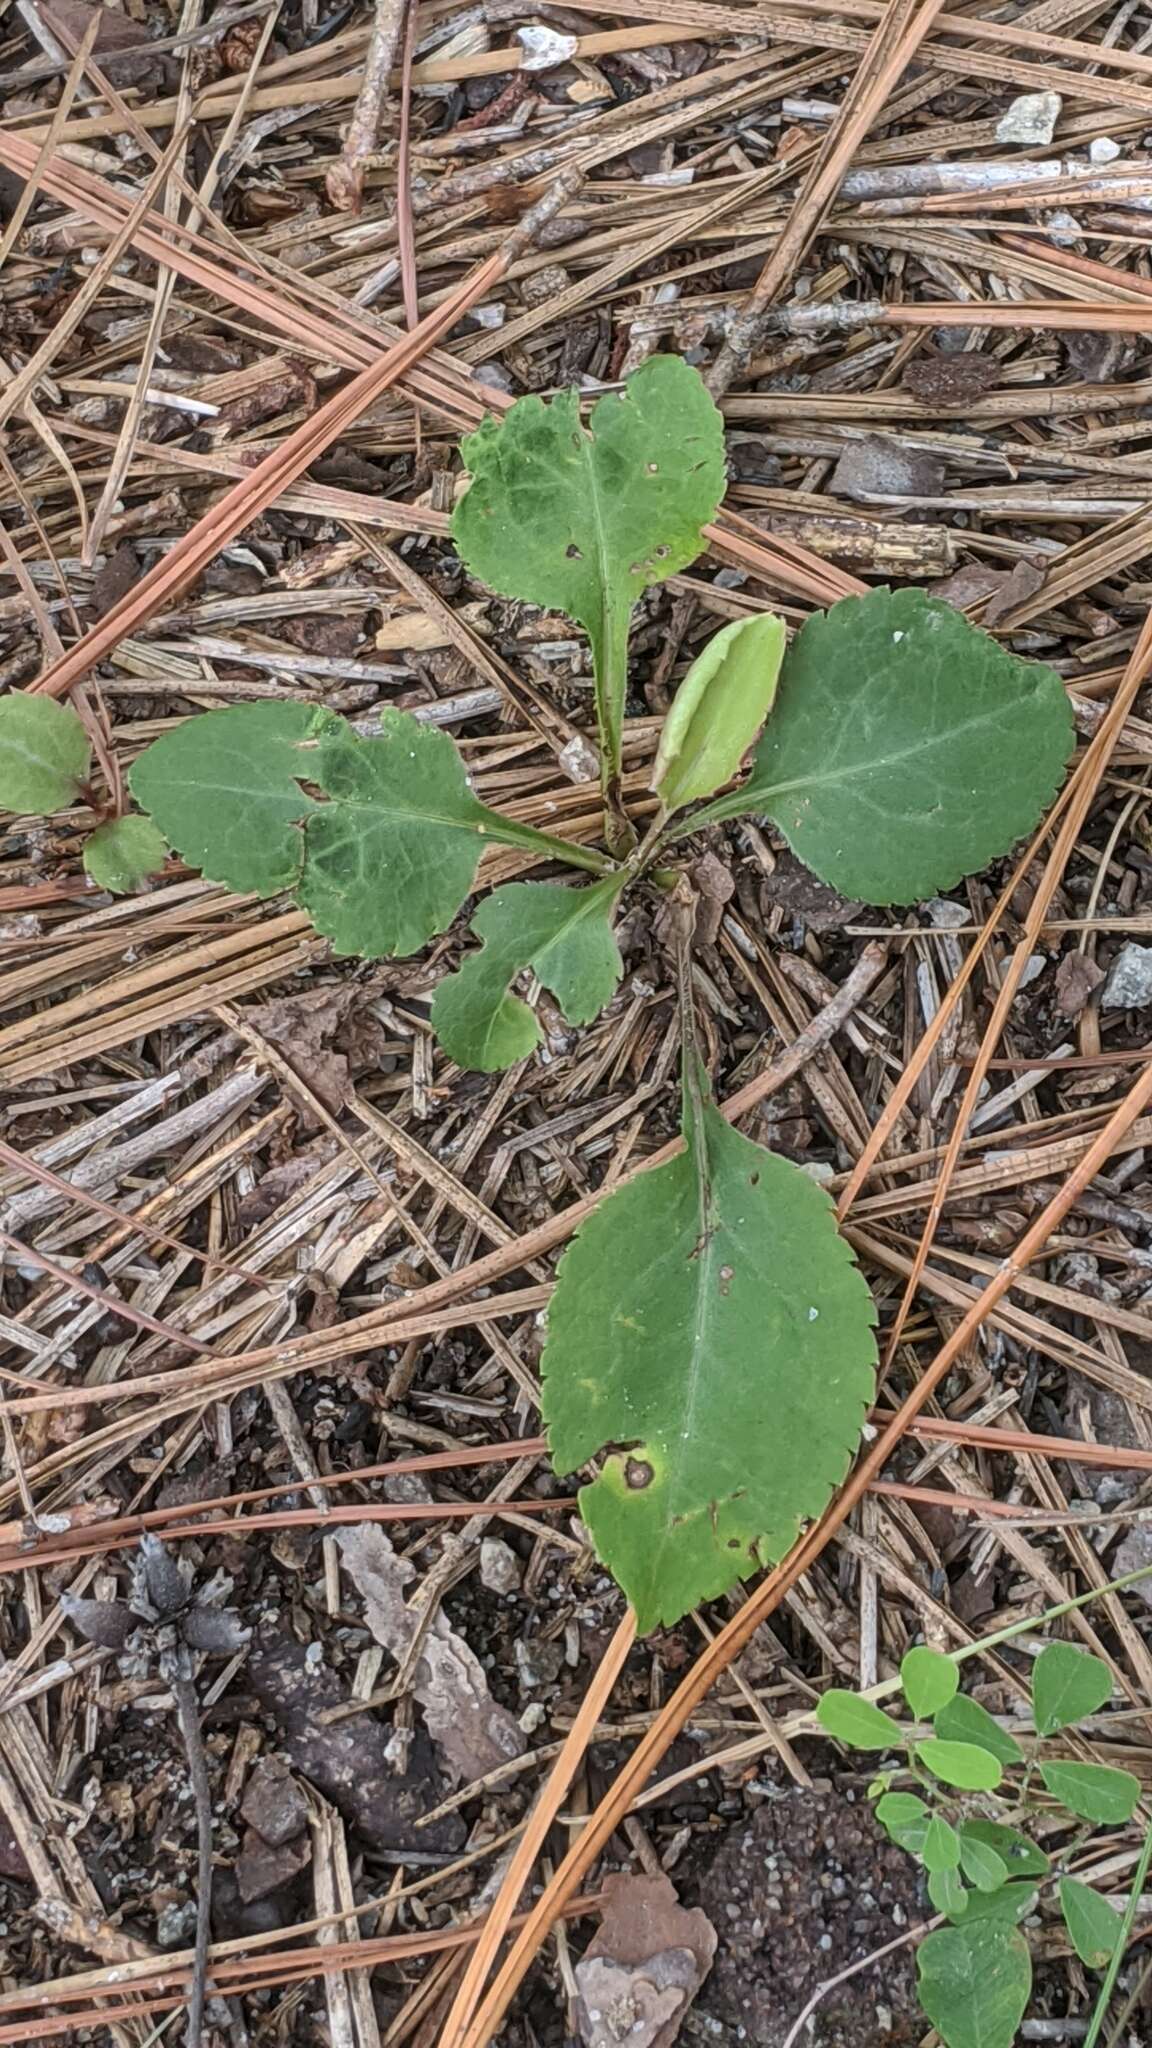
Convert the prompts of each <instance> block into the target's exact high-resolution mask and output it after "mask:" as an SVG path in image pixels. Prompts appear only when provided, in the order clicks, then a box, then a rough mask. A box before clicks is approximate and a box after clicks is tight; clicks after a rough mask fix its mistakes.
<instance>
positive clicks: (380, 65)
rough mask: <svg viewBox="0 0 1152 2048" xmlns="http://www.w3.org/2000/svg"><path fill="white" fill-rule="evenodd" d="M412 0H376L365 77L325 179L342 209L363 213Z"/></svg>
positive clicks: (335, 202) (331, 193) (330, 196)
mask: <svg viewBox="0 0 1152 2048" xmlns="http://www.w3.org/2000/svg"><path fill="white" fill-rule="evenodd" d="M408 4H409V0H376V19H375V21H374V22H373V24H372V40H371V42H370V43H369V45H368V55H367V57H366V59H365V62H364V78H363V82H362V84H361V86H360V92H359V95H358V97H357V100H356V105H355V106H354V108H353V109H352V119H351V121H350V122H349V123H348V133H347V135H346V136H345V137H344V146H343V148H342V149H341V151H340V155H339V156H338V158H337V159H336V162H335V163H334V164H333V166H332V168H331V170H330V171H329V173H328V176H327V178H326V179H325V180H324V185H325V190H326V191H327V194H328V197H329V199H330V201H331V203H332V205H333V206H334V207H336V208H337V210H338V211H339V212H340V213H359V211H360V205H361V201H362V199H363V196H364V172H365V169H366V168H367V163H368V159H369V157H370V156H371V155H372V153H373V151H374V150H375V148H376V137H377V134H378V133H379V129H380V116H381V114H382V112H383V109H384V98H385V94H386V93H387V91H388V83H389V80H390V78H391V75H392V66H393V63H394V62H395V58H396V50H397V46H398V44H399V41H400V35H401V31H402V29H403V27H404V16H405V14H406V12H407V7H408Z"/></svg>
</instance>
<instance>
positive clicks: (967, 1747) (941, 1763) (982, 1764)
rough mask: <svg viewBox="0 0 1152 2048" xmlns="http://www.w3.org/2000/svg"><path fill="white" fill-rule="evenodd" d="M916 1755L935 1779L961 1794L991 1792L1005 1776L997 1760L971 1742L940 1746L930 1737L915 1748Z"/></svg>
mask: <svg viewBox="0 0 1152 2048" xmlns="http://www.w3.org/2000/svg"><path fill="white" fill-rule="evenodd" d="M916 1755H917V1757H918V1758H919V1760H920V1762H921V1763H922V1764H923V1765H924V1766H925V1768H926V1769H927V1770H929V1771H931V1773H932V1776H933V1777H934V1778H939V1779H940V1780H941V1782H942V1783H943V1784H945V1785H955V1786H956V1787H957V1789H958V1790H959V1791H962V1792H994V1791H995V1789H996V1787H997V1785H998V1784H999V1783H1000V1780H1001V1778H1002V1777H1003V1775H1004V1773H1003V1771H1002V1770H1001V1768H1000V1764H999V1762H998V1760H997V1758H996V1757H994V1756H990V1755H989V1753H988V1751H987V1750H986V1749H978V1748H977V1747H976V1745H975V1743H973V1742H942V1741H941V1740H940V1738H939V1737H938V1736H936V1735H929V1736H927V1737H926V1738H925V1740H924V1741H923V1742H918V1743H917V1744H916Z"/></svg>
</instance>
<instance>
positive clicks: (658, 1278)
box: [542, 1061, 875, 1629]
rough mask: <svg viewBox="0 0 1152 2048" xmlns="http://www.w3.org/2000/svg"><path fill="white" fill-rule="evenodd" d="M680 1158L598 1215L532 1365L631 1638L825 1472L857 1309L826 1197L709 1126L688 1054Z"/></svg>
mask: <svg viewBox="0 0 1152 2048" xmlns="http://www.w3.org/2000/svg"><path fill="white" fill-rule="evenodd" d="M687 1065H688V1071H687V1073H686V1076H685V1087H684V1138H685V1149H684V1151H683V1153H681V1154H680V1156H679V1157H677V1158H675V1159H671V1160H669V1161H668V1162H667V1164H666V1165H663V1166H659V1167H656V1168H654V1169H653V1170H652V1171H650V1172H648V1173H640V1174H638V1175H637V1176H636V1178H635V1179H634V1180H632V1181H629V1182H628V1183H627V1185H626V1186H624V1187H623V1188H620V1189H618V1190H617V1191H616V1193H614V1194H612V1195H609V1196H608V1197H607V1199H606V1200H605V1201H603V1202H601V1203H600V1205H599V1207H598V1208H597V1209H596V1210H595V1211H594V1212H593V1214H592V1216H591V1217H590V1218H589V1220H588V1221H587V1222H586V1223H585V1224H584V1226H583V1228H582V1229H581V1230H580V1231H579V1233H578V1234H577V1236H576V1237H575V1238H574V1239H573V1242H572V1244H571V1246H570V1247H569V1249H568V1251H567V1252H566V1254H565V1256H564V1258H563V1260H562V1261H561V1264H560V1269H559V1276H558V1279H557V1285H556V1290H555V1293H554V1295H553V1298H552V1304H551V1308H550V1310H549V1318H548V1340H547V1343H546V1345H545V1349H544V1356H543V1360H542V1374H543V1395H542V1406H543V1413H544V1420H545V1424H546V1426H547V1430H548V1439H549V1445H550V1448H551V1452H552V1461H553V1464H554V1466H555V1468H556V1470H557V1471H558V1472H561V1473H566V1472H571V1471H573V1470H574V1469H575V1468H576V1467H578V1466H580V1465H583V1464H584V1463H585V1462H586V1461H587V1460H588V1459H591V1458H595V1457H597V1456H598V1455H599V1454H601V1453H602V1454H603V1463H602V1466H601V1470H600V1473H599V1476H598V1477H597V1478H596V1479H595V1480H594V1481H593V1483H592V1484H591V1485H589V1486H586V1487H585V1488H584V1489H583V1491H582V1493H581V1496H580V1506H581V1512H582V1514H583V1516H584V1520H585V1523H586V1524H587V1527H588V1529H589V1532H590V1534H591V1537H592V1540H593V1542H594V1544H595V1545H596V1549H597V1551H598V1552H599V1554H600V1556H601V1558H602V1559H603V1561H604V1562H605V1564H606V1565H607V1566H608V1567H609V1569H610V1570H611V1571H612V1572H613V1573H614V1574H615V1576H616V1577H617V1579H618V1580H619V1581H620V1584H621V1585H622V1586H623V1588H624V1591H625V1593H626V1594H627V1595H628V1598H629V1599H630V1600H631V1601H632V1603H633V1605H634V1607H635V1608H636V1613H637V1618H638V1621H639V1625H640V1627H641V1628H642V1629H651V1628H655V1627H656V1626H657V1625H658V1624H659V1623H661V1622H665V1623H671V1622H674V1621H676V1620H678V1619H679V1617H680V1616H681V1615H682V1614H684V1613H685V1612H686V1611H687V1610H688V1608H690V1607H693V1606H695V1605H696V1603H697V1602H698V1601H700V1600H705V1599H712V1598H714V1597H715V1596H716V1595H718V1594H720V1593H723V1592H725V1591H727V1590H728V1588H729V1587H731V1586H733V1585H735V1584H736V1582H737V1581H738V1580H739V1579H741V1578H746V1577H747V1576H748V1574H749V1573H750V1572H754V1571H756V1570H757V1569H758V1568H759V1566H760V1565H762V1564H764V1563H766V1562H768V1561H771V1560H773V1559H776V1558H779V1557H782V1556H783V1555H784V1553H785V1552H786V1551H787V1550H789V1549H790V1548H791V1546H792V1544H793V1543H794V1541H795V1539H796V1536H797V1534H798V1532H799V1529H800V1527H801V1525H802V1523H803V1522H804V1520H805V1519H806V1518H807V1517H809V1516H812V1515H818V1514H819V1513H820V1512H821V1510H822V1508H823V1507H824V1506H825V1504H826V1502H827V1500H828V1497H829V1495H830V1493H831V1492H832V1489H833V1487H834V1486H836V1485H837V1483H838V1482H839V1481H840V1480H841V1479H842V1478H843V1476H844V1473H845V1471H846V1470H847V1467H848V1463H849V1459H850V1458H851V1455H852V1451H853V1449H854V1447H855V1445H856V1443H857V1440H858V1437H859V1433H860V1428H861V1425H862V1423H863V1420H864V1414H865V1410H866V1407H867V1404H868V1402H869V1400H870V1399H871V1397H872V1391H873V1374H874V1366H875V1342H874V1338H873V1334H872V1326H873V1322H874V1319H875V1317H874V1310H873V1306H872V1300H871V1297H870V1295H869V1292H868V1289H867V1287H866V1285H865V1283H864V1280H863V1278H862V1277H861V1275H860V1273H859V1272H858V1270H857V1268H856V1265H855V1263H854V1261H853V1258H852V1254H851V1252H850V1250H849V1248H848V1246H847V1245H846V1244H845V1242H844V1240H843V1239H842V1238H841V1237H840V1236H839V1235H838V1234H837V1231H836V1227H835V1220H834V1216H833V1211H832V1205H831V1203H830V1202H829V1200H828V1197H827V1196H826V1195H825V1194H824V1193H823V1192H822V1190H821V1189H820V1188H819V1187H817V1185H816V1183H815V1182H814V1181H813V1180H810V1179H809V1177H808V1176H807V1174H804V1173H802V1172H801V1171H800V1169H799V1168H798V1167H795V1166H792V1165H791V1164H790V1163H789V1162H788V1161H787V1160H785V1159H781V1158H779V1157H778V1156H777V1155H776V1154H774V1153H771V1152H765V1151H763V1150H762V1149H761V1148H760V1146H758V1145H754V1144H752V1143H751V1141H750V1140H749V1139H747V1138H745V1137H743V1136H741V1134H740V1133H739V1132H738V1131H735V1130H733V1129H732V1126H731V1125H730V1124H729V1123H727V1122H726V1121H725V1119H724V1118H723V1117H722V1116H721V1114H720V1112H719V1110H718V1109H717V1108H716V1106H715V1104H714V1103H713V1102H712V1100H711V1098H710V1096H709V1094H708V1092H707V1084H706V1080H705V1077H704V1074H703V1072H702V1070H701V1068H700V1067H699V1065H698V1064H696V1063H694V1062H691V1061H689V1062H688V1063H687Z"/></svg>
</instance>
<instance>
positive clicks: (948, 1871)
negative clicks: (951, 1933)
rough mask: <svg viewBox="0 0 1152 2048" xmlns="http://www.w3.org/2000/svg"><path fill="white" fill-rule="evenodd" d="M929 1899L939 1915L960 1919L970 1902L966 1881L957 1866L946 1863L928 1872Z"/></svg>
mask: <svg viewBox="0 0 1152 2048" xmlns="http://www.w3.org/2000/svg"><path fill="white" fill-rule="evenodd" d="M928 1897H929V1898H930V1899H931V1901H932V1904H933V1905H934V1906H935V1908H936V1911H937V1912H938V1913H947V1915H948V1917H949V1919H959V1918H960V1916H961V1914H962V1913H963V1911H964V1908H965V1905H966V1904H967V1901H968V1893H967V1890H966V1889H965V1885H964V1880H963V1878H962V1877H961V1875H960V1872H959V1870H958V1869H957V1868H956V1866H955V1864H952V1863H946V1864H943V1865H942V1866H941V1867H940V1868H939V1869H936V1870H930V1871H929V1872H928Z"/></svg>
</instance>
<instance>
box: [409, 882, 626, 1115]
mask: <svg viewBox="0 0 1152 2048" xmlns="http://www.w3.org/2000/svg"><path fill="white" fill-rule="evenodd" d="M620 888H621V879H618V878H617V877H615V876H611V877H609V879H608V880H607V881H606V882H594V883H593V884H592V885H591V886H590V887H588V888H572V889H565V888H562V887H560V886H558V885H557V884H555V883H551V882H510V883H508V884H507V885H506V886H505V887H504V888H502V889H494V890H493V891H492V894H491V895H490V896H488V897H486V898H485V900H484V902H483V903H482V904H481V905H480V908H479V909H478V911H477V912H476V915H475V917H474V918H473V919H472V929H473V931H474V932H475V933H476V935H477V937H478V938H481V939H483V940H484V947H483V950H482V951H481V952H478V953H470V954H468V956H467V958H466V959H465V960H464V963H463V965H462V966H461V967H460V968H459V969H458V971H457V972H456V973H455V974H449V975H447V976H446V977H445V979H444V980H443V981H442V982H441V983H440V986H439V988H438V989H437V991H436V995H435V999H434V1001H433V1004H432V1028H433V1030H434V1031H435V1033H436V1036H437V1038H438V1039H439V1040H440V1043H441V1045H442V1046H443V1047H444V1050H445V1052H446V1053H448V1055H449V1057H450V1058H452V1059H454V1060H455V1061H456V1062H457V1065H459V1066H461V1067H473V1068H476V1069H477V1070H478V1071H479V1072H481V1073H485V1074H489V1073H492V1072H494V1071H495V1069H496V1068H498V1067H510V1066H512V1065H513V1063H514V1062H515V1061H516V1060H520V1059H524V1058H525V1057H526V1056H527V1055H528V1054H529V1053H530V1052H532V1051H533V1049H534V1048H535V1046H536V1045H537V1044H538V1043H539V1039H540V1031H539V1027H538V1025H537V1023H536V1019H535V1017H534V1015H533V1013H532V1011H531V1010H530V1009H529V1007H528V1005H527V1003H523V1002H521V1001H520V999H519V997H518V996H511V995H509V994H508V984H509V982H510V981H511V980H512V979H513V977H514V976H515V975H516V974H518V973H519V971H520V970H521V968H524V967H531V968H532V969H533V971H534V973H535V974H536V977H537V979H538V980H539V981H540V982H541V983H542V984H543V986H544V987H545V988H548V989H551V991H552V994H553V995H554V996H555V998H556V1000H557V1002H558V1003H559V1005H560V1008H561V1010H562V1011H563V1012H564V1015H565V1017H566V1018H567V1019H568V1022H569V1023H570V1024H588V1023H590V1022H591V1021H592V1019H593V1017H595V1016H598V1015H599V1013H600V1011H601V1010H602V1009H603V1008H604V1005H605V1003H607V1002H609V1001H610V1000H611V997H612V995H613V993H614V991H615V988H616V984H617V982H618V981H619V979H620V974H621V971H622V962H621V959H620V949H619V947H618V946H617V944H616V941H615V939H614V938H613V936H612V925H611V916H612V906H613V904H614V902H615V900H616V898H617V896H618V895H619V893H620Z"/></svg>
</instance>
